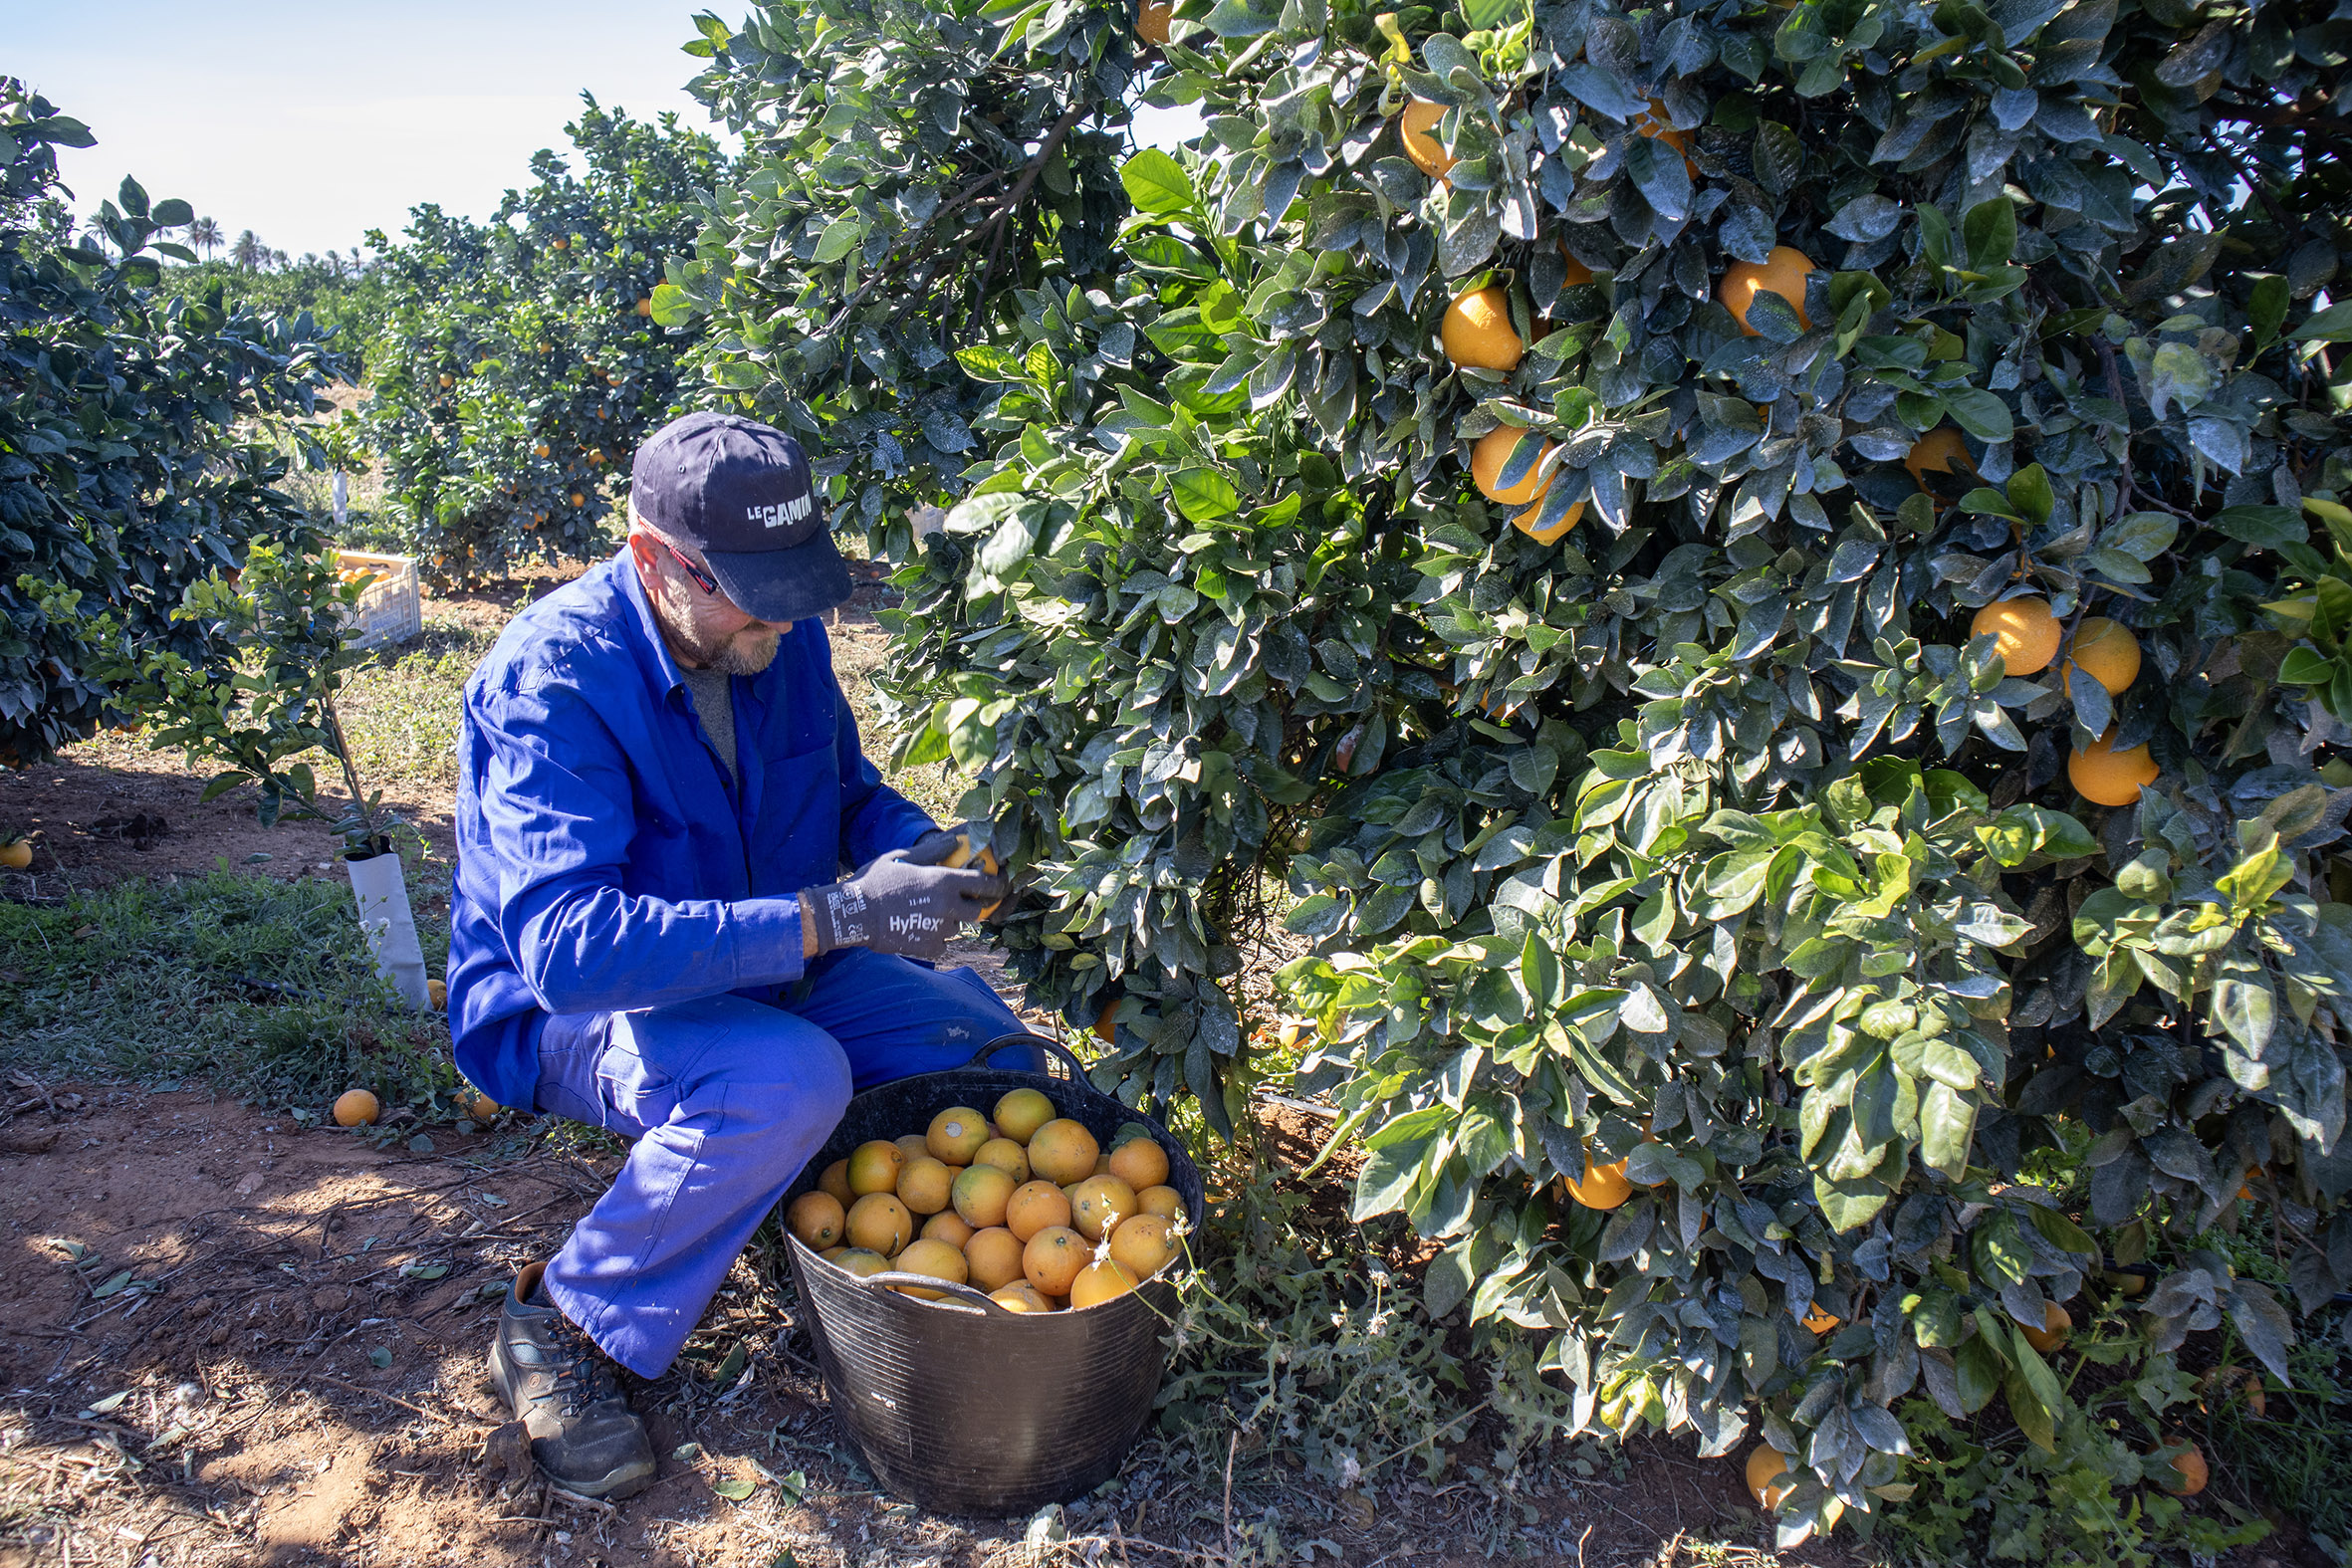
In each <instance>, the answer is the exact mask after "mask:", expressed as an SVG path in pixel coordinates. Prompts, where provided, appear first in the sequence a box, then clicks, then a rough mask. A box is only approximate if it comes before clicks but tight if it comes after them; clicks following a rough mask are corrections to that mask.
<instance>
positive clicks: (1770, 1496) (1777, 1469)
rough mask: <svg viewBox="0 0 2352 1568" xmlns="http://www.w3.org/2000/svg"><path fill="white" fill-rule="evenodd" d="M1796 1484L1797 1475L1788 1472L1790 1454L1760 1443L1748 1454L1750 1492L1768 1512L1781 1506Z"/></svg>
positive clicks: (1759, 1505)
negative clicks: (1782, 1499) (1782, 1500)
mask: <svg viewBox="0 0 2352 1568" xmlns="http://www.w3.org/2000/svg"><path fill="white" fill-rule="evenodd" d="M1795 1485H1796V1477H1795V1476H1793V1475H1790V1474H1789V1473H1788V1456H1787V1455H1785V1454H1782V1453H1781V1452H1780V1451H1779V1450H1778V1449H1775V1448H1772V1447H1771V1446H1769V1445H1768V1444H1759V1445H1757V1447H1756V1448H1755V1450H1754V1451H1753V1452H1751V1453H1750V1454H1749V1456H1748V1494H1749V1495H1750V1496H1751V1497H1754V1498H1755V1499H1756V1505H1757V1506H1758V1507H1760V1508H1762V1509H1764V1512H1766V1513H1771V1512H1773V1511H1774V1510H1776V1509H1777V1508H1778V1507H1779V1506H1780V1499H1781V1498H1783V1497H1785V1496H1787V1495H1788V1493H1789V1492H1790V1490H1791V1489H1793V1488H1794V1487H1795Z"/></svg>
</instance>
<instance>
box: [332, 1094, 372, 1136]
mask: <svg viewBox="0 0 2352 1568" xmlns="http://www.w3.org/2000/svg"><path fill="white" fill-rule="evenodd" d="M382 1114H383V1107H382V1106H380V1105H378V1104H377V1103H376V1099H375V1096H374V1095H372V1094H370V1093H368V1092H367V1091H366V1090H365V1089H348V1090H346V1091H345V1092H344V1093H343V1094H341V1095H339V1096H337V1098H336V1101H335V1125H336V1126H338V1127H365V1126H367V1125H369V1124H371V1123H372V1122H374V1120H375V1119H376V1117H378V1116H380V1115H382Z"/></svg>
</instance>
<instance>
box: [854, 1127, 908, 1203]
mask: <svg viewBox="0 0 2352 1568" xmlns="http://www.w3.org/2000/svg"><path fill="white" fill-rule="evenodd" d="M905 1168H906V1151H905V1150H904V1149H901V1148H899V1147H898V1145H896V1144H894V1143H891V1142H890V1141H889V1140H888V1139H885V1138H873V1139H869V1140H867V1141H866V1142H864V1143H861V1144H859V1145H858V1146H857V1147H856V1148H854V1149H852V1150H850V1151H849V1169H848V1173H847V1174H848V1178H849V1191H850V1192H852V1193H854V1194H856V1195H857V1196H858V1197H861V1198H862V1197H864V1196H865V1195H866V1194H868V1193H890V1192H896V1191H897V1190H898V1173H899V1172H900V1171H902V1170H904V1169H905Z"/></svg>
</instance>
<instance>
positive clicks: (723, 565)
mask: <svg viewBox="0 0 2352 1568" xmlns="http://www.w3.org/2000/svg"><path fill="white" fill-rule="evenodd" d="M629 507H630V509H631V510H632V511H634V512H635V513H636V514H637V516H639V517H641V518H643V519H644V520H645V521H646V522H647V523H650V524H652V525H653V526H654V527H655V528H657V529H659V530H660V531H661V532H662V533H664V534H667V535H668V536H669V537H670V538H672V539H676V540H683V541H685V542H686V543H687V544H690V545H693V546H696V547H698V548H699V549H700V550H701V552H702V559H703V560H706V561H708V562H710V568H711V575H712V576H714V577H716V578H718V579H719V586H720V587H721V588H723V589H725V590H726V593H727V597H729V598H731V599H733V600H734V601H735V604H736V607H737V608H739V609H741V610H743V611H744V612H745V613H746V614H750V615H756V616H758V617H759V618H760V619H761V620H767V621H788V620H803V619H806V618H807V617H809V616H811V615H818V614H822V613H823V612H824V611H825V610H828V609H831V608H832V607H833V606H835V605H837V604H842V603H845V602H847V601H848V598H849V568H848V566H847V565H846V564H845V563H843V561H842V560H841V553H840V552H839V551H837V550H835V549H833V539H832V534H831V532H830V531H829V530H827V529H826V528H825V526H824V510H823V507H821V506H820V505H819V504H818V500H817V487H816V483H815V481H814V480H813V479H812V478H811V476H810V473H809V455H808V454H807V453H806V452H803V451H802V450H801V443H800V442H798V441H796V440H794V439H793V438H792V437H791V436H788V435H786V434H785V433H784V432H783V431H781V430H779V429H777V428H776V427H775V426H774V425H764V424H762V423H760V422H759V421H758V420H757V419H746V418H744V417H743V416H742V415H741V414H722V413H712V412H707V411H706V412H703V413H694V414H688V415H686V416H685V417H684V418H683V419H673V420H671V421H670V422H669V423H668V424H666V425H663V426H662V427H661V428H660V429H659V430H656V431H654V432H653V434H652V435H651V436H649V437H647V438H646V440H645V444H644V445H642V446H640V447H638V448H637V459H636V463H635V464H634V465H633V466H632V468H631V469H630V471H629Z"/></svg>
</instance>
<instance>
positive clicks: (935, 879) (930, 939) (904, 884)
mask: <svg viewBox="0 0 2352 1568" xmlns="http://www.w3.org/2000/svg"><path fill="white" fill-rule="evenodd" d="M1006 891H1007V888H1006V884H1005V879H1004V878H1003V877H1002V876H998V875H995V874H993V873H990V872H987V871H982V870H979V869H977V868H972V869H963V870H959V869H955V868H952V867H949V866H939V865H917V864H915V863H913V861H911V860H910V859H909V858H908V851H907V850H904V849H893V850H891V851H890V852H889V853H888V854H886V855H883V856H880V857H879V858H877V859H876V860H874V861H873V862H872V863H871V864H869V865H868V866H866V868H865V869H864V870H862V871H860V872H858V873H857V874H856V875H855V876H853V877H849V878H848V879H846V880H844V881H840V882H835V883H833V884H832V885H831V886H830V887H812V888H808V889H805V890H803V892H802V894H801V919H802V922H803V924H804V926H805V927H806V929H807V930H808V932H809V934H810V936H811V937H812V938H814V946H815V948H816V950H817V951H818V952H820V953H829V952H831V951H832V950H833V949H835V948H871V949H873V950H874V951H875V952H877V953H896V954H899V955H901V956H902V957H905V958H919V959H937V958H942V957H945V956H946V953H947V944H948V942H949V941H950V940H951V939H952V938H953V937H954V936H955V934H956V932H957V931H958V930H959V929H960V928H961V927H962V926H963V924H964V922H966V921H968V920H978V919H979V918H980V916H981V913H982V912H983V911H985V910H987V909H989V908H990V907H991V906H993V905H995V904H996V903H997V902H998V901H999V900H1001V899H1002V898H1003V897H1004V896H1005V894H1006Z"/></svg>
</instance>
